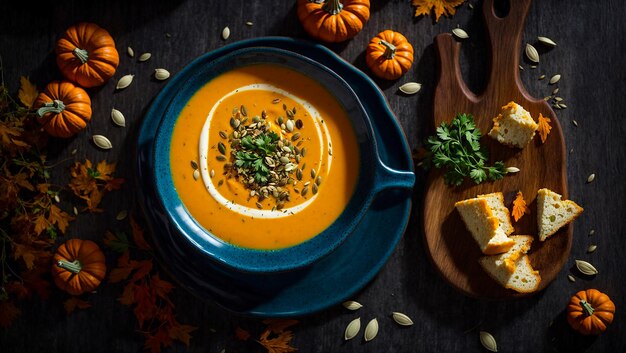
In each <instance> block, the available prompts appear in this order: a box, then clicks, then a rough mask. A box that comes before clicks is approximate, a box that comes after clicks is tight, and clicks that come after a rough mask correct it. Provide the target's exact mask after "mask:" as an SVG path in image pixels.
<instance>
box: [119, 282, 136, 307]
mask: <svg viewBox="0 0 626 353" xmlns="http://www.w3.org/2000/svg"><path fill="white" fill-rule="evenodd" d="M117 301H119V302H120V303H121V304H122V305H133V304H134V303H135V284H134V283H133V282H130V283H128V284H127V285H126V286H124V290H123V291H122V295H120V297H119V298H117Z"/></svg>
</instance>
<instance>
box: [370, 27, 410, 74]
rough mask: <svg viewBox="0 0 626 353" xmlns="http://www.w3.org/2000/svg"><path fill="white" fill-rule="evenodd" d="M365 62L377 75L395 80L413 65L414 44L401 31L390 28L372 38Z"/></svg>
mask: <svg viewBox="0 0 626 353" xmlns="http://www.w3.org/2000/svg"><path fill="white" fill-rule="evenodd" d="M365 62H366V63H367V66H368V67H369V68H370V69H371V70H372V72H373V73H374V74H375V75H376V76H378V77H380V78H383V79H386V80H395V79H397V78H399V77H400V76H402V75H404V74H405V73H406V72H407V71H409V69H410V68H411V65H413V46H412V45H411V43H409V41H408V40H407V39H406V37H405V36H403V35H402V34H401V33H399V32H394V31H392V30H389V29H388V30H385V31H382V32H380V33H378V34H377V35H376V36H375V37H374V38H372V40H370V43H369V44H368V45H367V51H366V54H365Z"/></svg>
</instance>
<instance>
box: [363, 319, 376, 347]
mask: <svg viewBox="0 0 626 353" xmlns="http://www.w3.org/2000/svg"><path fill="white" fill-rule="evenodd" d="M377 334H378V320H376V319H372V320H370V322H368V323H367V326H365V335H364V338H365V342H369V341H371V340H373V339H374V337H376V335H377Z"/></svg>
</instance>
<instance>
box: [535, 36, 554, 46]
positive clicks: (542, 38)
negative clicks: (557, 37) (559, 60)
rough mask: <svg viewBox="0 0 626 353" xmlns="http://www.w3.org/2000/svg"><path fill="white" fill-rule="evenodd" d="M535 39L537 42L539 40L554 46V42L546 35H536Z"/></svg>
mask: <svg viewBox="0 0 626 353" xmlns="http://www.w3.org/2000/svg"><path fill="white" fill-rule="evenodd" d="M537 40H538V41H539V42H541V43H542V44H546V45H549V46H551V47H556V43H555V42H554V41H553V40H552V39H550V38H548V37H542V36H539V37H537Z"/></svg>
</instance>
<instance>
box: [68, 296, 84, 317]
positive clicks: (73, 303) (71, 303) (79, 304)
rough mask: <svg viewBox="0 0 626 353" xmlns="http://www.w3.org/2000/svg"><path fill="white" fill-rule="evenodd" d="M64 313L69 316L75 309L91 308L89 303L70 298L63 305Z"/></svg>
mask: <svg viewBox="0 0 626 353" xmlns="http://www.w3.org/2000/svg"><path fill="white" fill-rule="evenodd" d="M63 307H64V308H65V312H66V313H67V314H68V315H69V314H71V313H72V312H73V311H74V310H76V309H87V308H90V307H91V303H89V302H88V301H86V300H83V299H80V298H78V297H71V298H70V299H68V300H66V301H65V302H64V303H63Z"/></svg>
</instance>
